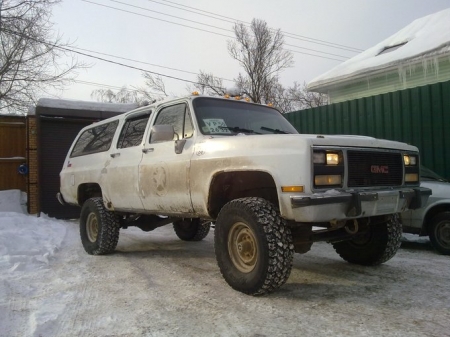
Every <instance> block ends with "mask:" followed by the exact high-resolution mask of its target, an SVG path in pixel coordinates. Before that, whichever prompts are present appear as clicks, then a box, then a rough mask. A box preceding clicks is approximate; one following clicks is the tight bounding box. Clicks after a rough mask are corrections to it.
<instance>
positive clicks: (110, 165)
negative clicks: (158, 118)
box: [104, 110, 151, 211]
mask: <svg viewBox="0 0 450 337" xmlns="http://www.w3.org/2000/svg"><path fill="white" fill-rule="evenodd" d="M150 113H151V111H150V110H149V111H145V112H140V113H137V114H133V115H130V116H128V117H127V118H126V119H125V121H124V122H123V123H122V128H121V130H120V133H119V137H118V138H117V140H116V144H114V146H113V147H112V149H111V151H110V153H109V159H108V162H107V164H106V165H105V168H104V173H105V175H106V177H105V181H106V184H105V185H106V188H107V190H108V193H107V198H108V199H109V200H106V201H107V202H111V203H112V206H113V207H114V208H115V209H122V210H131V211H132V210H141V209H142V208H143V205H142V202H141V198H140V196H139V195H140V193H139V186H138V180H139V164H140V162H141V160H142V154H143V153H142V149H143V139H144V133H145V129H146V126H147V123H148V120H149V117H150Z"/></svg>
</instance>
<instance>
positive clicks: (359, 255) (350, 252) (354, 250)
mask: <svg viewBox="0 0 450 337" xmlns="http://www.w3.org/2000/svg"><path fill="white" fill-rule="evenodd" d="M401 237H402V224H401V223H400V220H399V216H398V214H395V215H391V216H389V218H388V220H386V221H383V222H381V223H379V222H378V223H375V224H369V226H368V229H367V230H366V231H365V232H363V233H360V234H356V235H355V237H354V238H353V239H351V240H348V241H341V242H336V243H333V247H334V249H335V250H336V252H337V253H338V254H339V256H340V257H341V258H343V259H344V260H345V261H347V262H350V263H355V264H360V265H364V266H376V265H379V264H382V263H384V262H386V261H388V260H390V259H391V258H392V257H393V256H394V255H395V254H396V253H397V250H398V249H399V248H400V244H401Z"/></svg>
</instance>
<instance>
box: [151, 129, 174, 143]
mask: <svg viewBox="0 0 450 337" xmlns="http://www.w3.org/2000/svg"><path fill="white" fill-rule="evenodd" d="M174 136H175V130H174V129H173V126H172V125H153V126H152V129H151V136H150V137H151V138H150V142H151V143H157V142H167V141H169V140H173V137H174Z"/></svg>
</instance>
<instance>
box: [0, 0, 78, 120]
mask: <svg viewBox="0 0 450 337" xmlns="http://www.w3.org/2000/svg"><path fill="white" fill-rule="evenodd" d="M58 2H60V0H33V1H31V0H29V1H26V0H1V1H0V112H9V113H11V112H12V113H23V112H26V111H27V110H28V107H29V106H30V105H31V104H33V103H35V101H36V100H37V98H38V96H39V95H41V94H42V93H44V92H46V90H49V89H63V88H64V87H65V85H66V84H68V83H70V81H71V80H72V79H73V76H74V75H75V72H74V71H75V70H76V69H78V68H80V67H83V66H84V65H83V64H80V63H78V62H77V60H76V59H75V58H74V57H73V56H72V55H71V54H70V52H69V51H68V50H67V49H65V47H67V46H68V44H67V43H63V42H62V38H61V36H56V37H54V35H53V32H52V27H53V24H52V23H51V22H50V16H51V8H52V6H54V5H55V4H57V3H58ZM63 58H64V61H61V60H62V59H63Z"/></svg>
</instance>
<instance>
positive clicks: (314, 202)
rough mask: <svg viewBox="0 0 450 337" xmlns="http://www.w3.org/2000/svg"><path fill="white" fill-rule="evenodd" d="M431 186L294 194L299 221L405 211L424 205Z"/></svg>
mask: <svg viewBox="0 0 450 337" xmlns="http://www.w3.org/2000/svg"><path fill="white" fill-rule="evenodd" d="M430 195H431V190H430V189H429V188H424V187H414V188H404V189H395V190H377V191H348V192H340V191H337V190H332V191H328V192H326V193H315V194H312V195H307V196H291V207H292V211H293V215H294V219H295V221H297V222H328V221H333V220H345V219H353V218H361V217H369V216H376V215H384V214H392V213H399V212H403V211H405V210H407V209H417V208H420V207H423V206H424V205H425V204H426V202H427V200H428V197H429V196H430Z"/></svg>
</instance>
